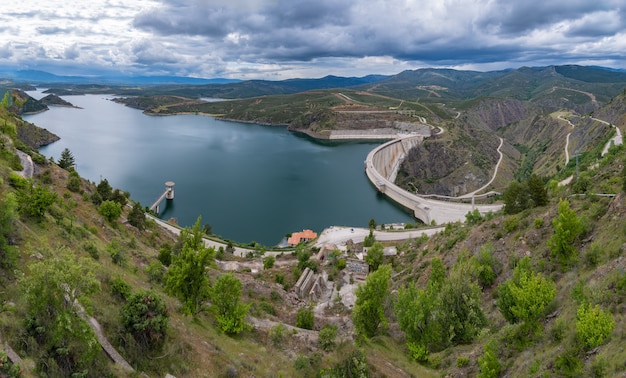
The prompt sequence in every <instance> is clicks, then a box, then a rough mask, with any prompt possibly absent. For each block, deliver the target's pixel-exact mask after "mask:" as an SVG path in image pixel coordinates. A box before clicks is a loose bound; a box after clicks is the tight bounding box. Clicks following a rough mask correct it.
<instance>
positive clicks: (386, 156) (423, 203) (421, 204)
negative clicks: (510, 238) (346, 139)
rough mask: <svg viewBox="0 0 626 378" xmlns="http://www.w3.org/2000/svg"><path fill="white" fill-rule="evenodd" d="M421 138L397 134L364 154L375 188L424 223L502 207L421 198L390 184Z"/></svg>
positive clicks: (368, 175) (447, 220) (443, 221)
mask: <svg viewBox="0 0 626 378" xmlns="http://www.w3.org/2000/svg"><path fill="white" fill-rule="evenodd" d="M423 140H424V136H422V135H411V136H405V137H401V138H398V139H395V140H392V141H389V142H387V143H384V144H382V145H380V146H378V147H376V148H375V149H373V150H372V151H371V152H370V153H369V154H368V155H367V158H366V159H365V173H366V174H367V177H368V178H369V180H370V181H371V182H372V184H374V186H376V188H377V189H378V191H380V192H381V193H383V194H385V195H386V196H387V197H389V198H390V199H392V200H393V201H395V202H397V203H398V204H400V205H402V206H404V207H406V208H408V209H410V210H411V211H413V213H414V215H415V217H416V218H417V219H420V220H421V221H422V222H424V223H426V224H430V223H431V222H432V221H434V222H435V223H436V224H444V223H451V222H457V221H460V222H464V221H465V215H466V214H467V213H468V212H470V211H473V210H474V209H478V211H479V212H480V213H481V214H482V215H485V214H487V213H488V212H496V211H498V210H500V209H502V206H503V205H501V204H494V205H475V204H474V203H473V202H474V201H473V198H472V203H471V204H469V203H455V202H448V201H441V200H435V199H430V198H425V197H422V196H420V195H417V194H413V193H410V192H407V191H405V190H404V189H401V188H400V187H398V186H397V185H396V184H394V182H395V180H396V175H397V173H398V168H399V167H400V164H401V163H402V161H403V160H404V158H405V157H406V155H407V154H408V152H409V150H410V149H411V148H413V147H415V146H417V145H419V144H420V143H422V141H423Z"/></svg>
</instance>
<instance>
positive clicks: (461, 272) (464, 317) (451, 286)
mask: <svg viewBox="0 0 626 378" xmlns="http://www.w3.org/2000/svg"><path fill="white" fill-rule="evenodd" d="M476 275H477V274H476V271H475V265H474V264H472V262H471V261H470V260H469V259H464V260H460V261H459V262H457V263H456V264H455V265H454V267H453V268H452V270H451V272H450V274H449V276H448V279H446V280H445V281H444V283H443V284H442V285H441V289H440V292H439V302H440V303H439V305H440V309H439V311H438V319H439V321H440V322H441V329H442V330H443V337H444V339H446V340H450V342H451V343H453V344H468V343H470V342H471V341H472V340H473V339H474V337H476V335H478V332H479V331H480V330H481V329H482V328H483V327H484V326H485V325H486V324H487V319H486V318H485V315H484V313H483V311H482V309H481V307H480V303H481V290H480V287H479V286H478V283H477V282H476V279H475V278H474V277H475V276H476Z"/></svg>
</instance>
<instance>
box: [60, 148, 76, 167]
mask: <svg viewBox="0 0 626 378" xmlns="http://www.w3.org/2000/svg"><path fill="white" fill-rule="evenodd" d="M58 164H59V167H61V168H63V169H65V170H69V169H70V168H74V166H75V165H76V162H75V160H74V155H73V154H72V152H71V151H70V150H69V149H68V148H66V149H64V150H63V151H62V152H61V158H60V159H59V163H58Z"/></svg>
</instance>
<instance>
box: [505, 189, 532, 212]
mask: <svg viewBox="0 0 626 378" xmlns="http://www.w3.org/2000/svg"><path fill="white" fill-rule="evenodd" d="M502 199H503V200H504V213H505V214H517V213H519V212H520V211H522V210H525V209H527V208H528V204H529V201H530V196H529V194H528V190H527V188H526V187H525V185H522V184H520V183H519V182H517V181H512V182H511V183H510V184H509V186H508V187H507V188H506V189H505V190H504V193H502Z"/></svg>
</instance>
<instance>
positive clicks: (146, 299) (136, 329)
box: [122, 290, 169, 350]
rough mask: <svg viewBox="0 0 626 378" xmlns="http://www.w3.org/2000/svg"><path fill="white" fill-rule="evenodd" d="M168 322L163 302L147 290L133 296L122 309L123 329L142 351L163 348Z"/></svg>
mask: <svg viewBox="0 0 626 378" xmlns="http://www.w3.org/2000/svg"><path fill="white" fill-rule="evenodd" d="M168 322H169V314H168V310H167V306H166V305H165V301H163V299H162V298H161V297H160V296H159V295H158V294H156V293H154V292H152V291H149V290H142V291H139V292H137V293H135V294H133V295H132V296H130V297H129V298H128V301H127V302H126V304H125V305H124V307H123V308H122V324H123V325H124V328H125V329H126V330H127V331H128V332H130V333H131V334H132V335H133V337H134V338H135V341H137V343H138V344H139V345H140V346H141V347H142V348H144V349H152V350H158V349H160V348H161V347H162V346H163V343H164V341H165V335H166V333H167V326H168Z"/></svg>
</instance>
